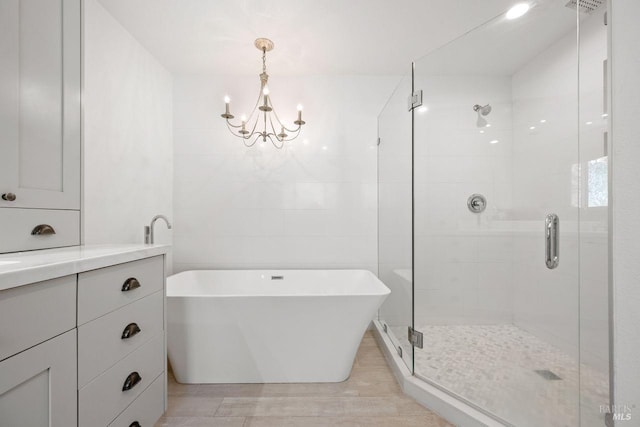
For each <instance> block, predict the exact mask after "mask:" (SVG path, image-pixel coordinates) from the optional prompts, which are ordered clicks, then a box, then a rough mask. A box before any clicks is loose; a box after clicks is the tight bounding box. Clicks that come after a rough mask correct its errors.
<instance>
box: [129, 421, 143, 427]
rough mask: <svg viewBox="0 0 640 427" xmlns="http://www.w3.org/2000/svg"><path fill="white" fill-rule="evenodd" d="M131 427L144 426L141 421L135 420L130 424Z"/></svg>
mask: <svg viewBox="0 0 640 427" xmlns="http://www.w3.org/2000/svg"><path fill="white" fill-rule="evenodd" d="M129 427H142V426H141V425H140V423H139V422H137V421H134V422H132V423H131V424H129Z"/></svg>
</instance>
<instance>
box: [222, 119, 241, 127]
mask: <svg viewBox="0 0 640 427" xmlns="http://www.w3.org/2000/svg"><path fill="white" fill-rule="evenodd" d="M225 120H226V121H227V126H231V127H232V128H241V127H242V125H234V124H233V123H231V121H230V120H229V119H225Z"/></svg>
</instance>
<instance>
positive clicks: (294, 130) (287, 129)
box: [271, 105, 302, 132]
mask: <svg viewBox="0 0 640 427" xmlns="http://www.w3.org/2000/svg"><path fill="white" fill-rule="evenodd" d="M271 108H273V115H274V116H275V117H276V120H277V121H278V124H280V126H282V127H283V128H284V129H285V130H286V131H289V132H297V131H299V130H300V128H301V127H302V125H298V128H297V129H289V128H288V127H286V126H285V125H284V124H283V123H282V121H281V120H280V117H278V113H276V109H275V107H274V106H273V105H271Z"/></svg>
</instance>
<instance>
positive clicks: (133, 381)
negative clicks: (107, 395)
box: [122, 372, 142, 391]
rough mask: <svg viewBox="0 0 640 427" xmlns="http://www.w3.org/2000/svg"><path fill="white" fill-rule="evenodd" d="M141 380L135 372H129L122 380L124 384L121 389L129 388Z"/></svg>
mask: <svg viewBox="0 0 640 427" xmlns="http://www.w3.org/2000/svg"><path fill="white" fill-rule="evenodd" d="M140 381H142V377H141V376H140V374H139V373H137V372H131V373H130V374H129V376H127V379H126V380H124V384H123V385H122V391H127V390H131V389H132V388H134V387H135V386H136V385H138V384H139V383H140Z"/></svg>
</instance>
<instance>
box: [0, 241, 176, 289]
mask: <svg viewBox="0 0 640 427" xmlns="http://www.w3.org/2000/svg"><path fill="white" fill-rule="evenodd" d="M170 247H171V246H170V245H143V244H125V245H85V246H72V247H68V248H57V249H43V250H37V251H27V252H14V253H10V254H3V255H0V290H4V289H10V288H15V287H17V286H22V285H26V284H29V283H34V282H40V281H42V280H49V279H53V278H55V277H62V276H66V275H69V274H76V273H79V272H82V271H88V270H95V269H97V268H103V267H107V266H110V265H114V264H121V263H123V262H129V261H135V260H138V259H142V258H147V257H150V256H155V255H162V254H165V253H167V252H168V251H169V248H170Z"/></svg>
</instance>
